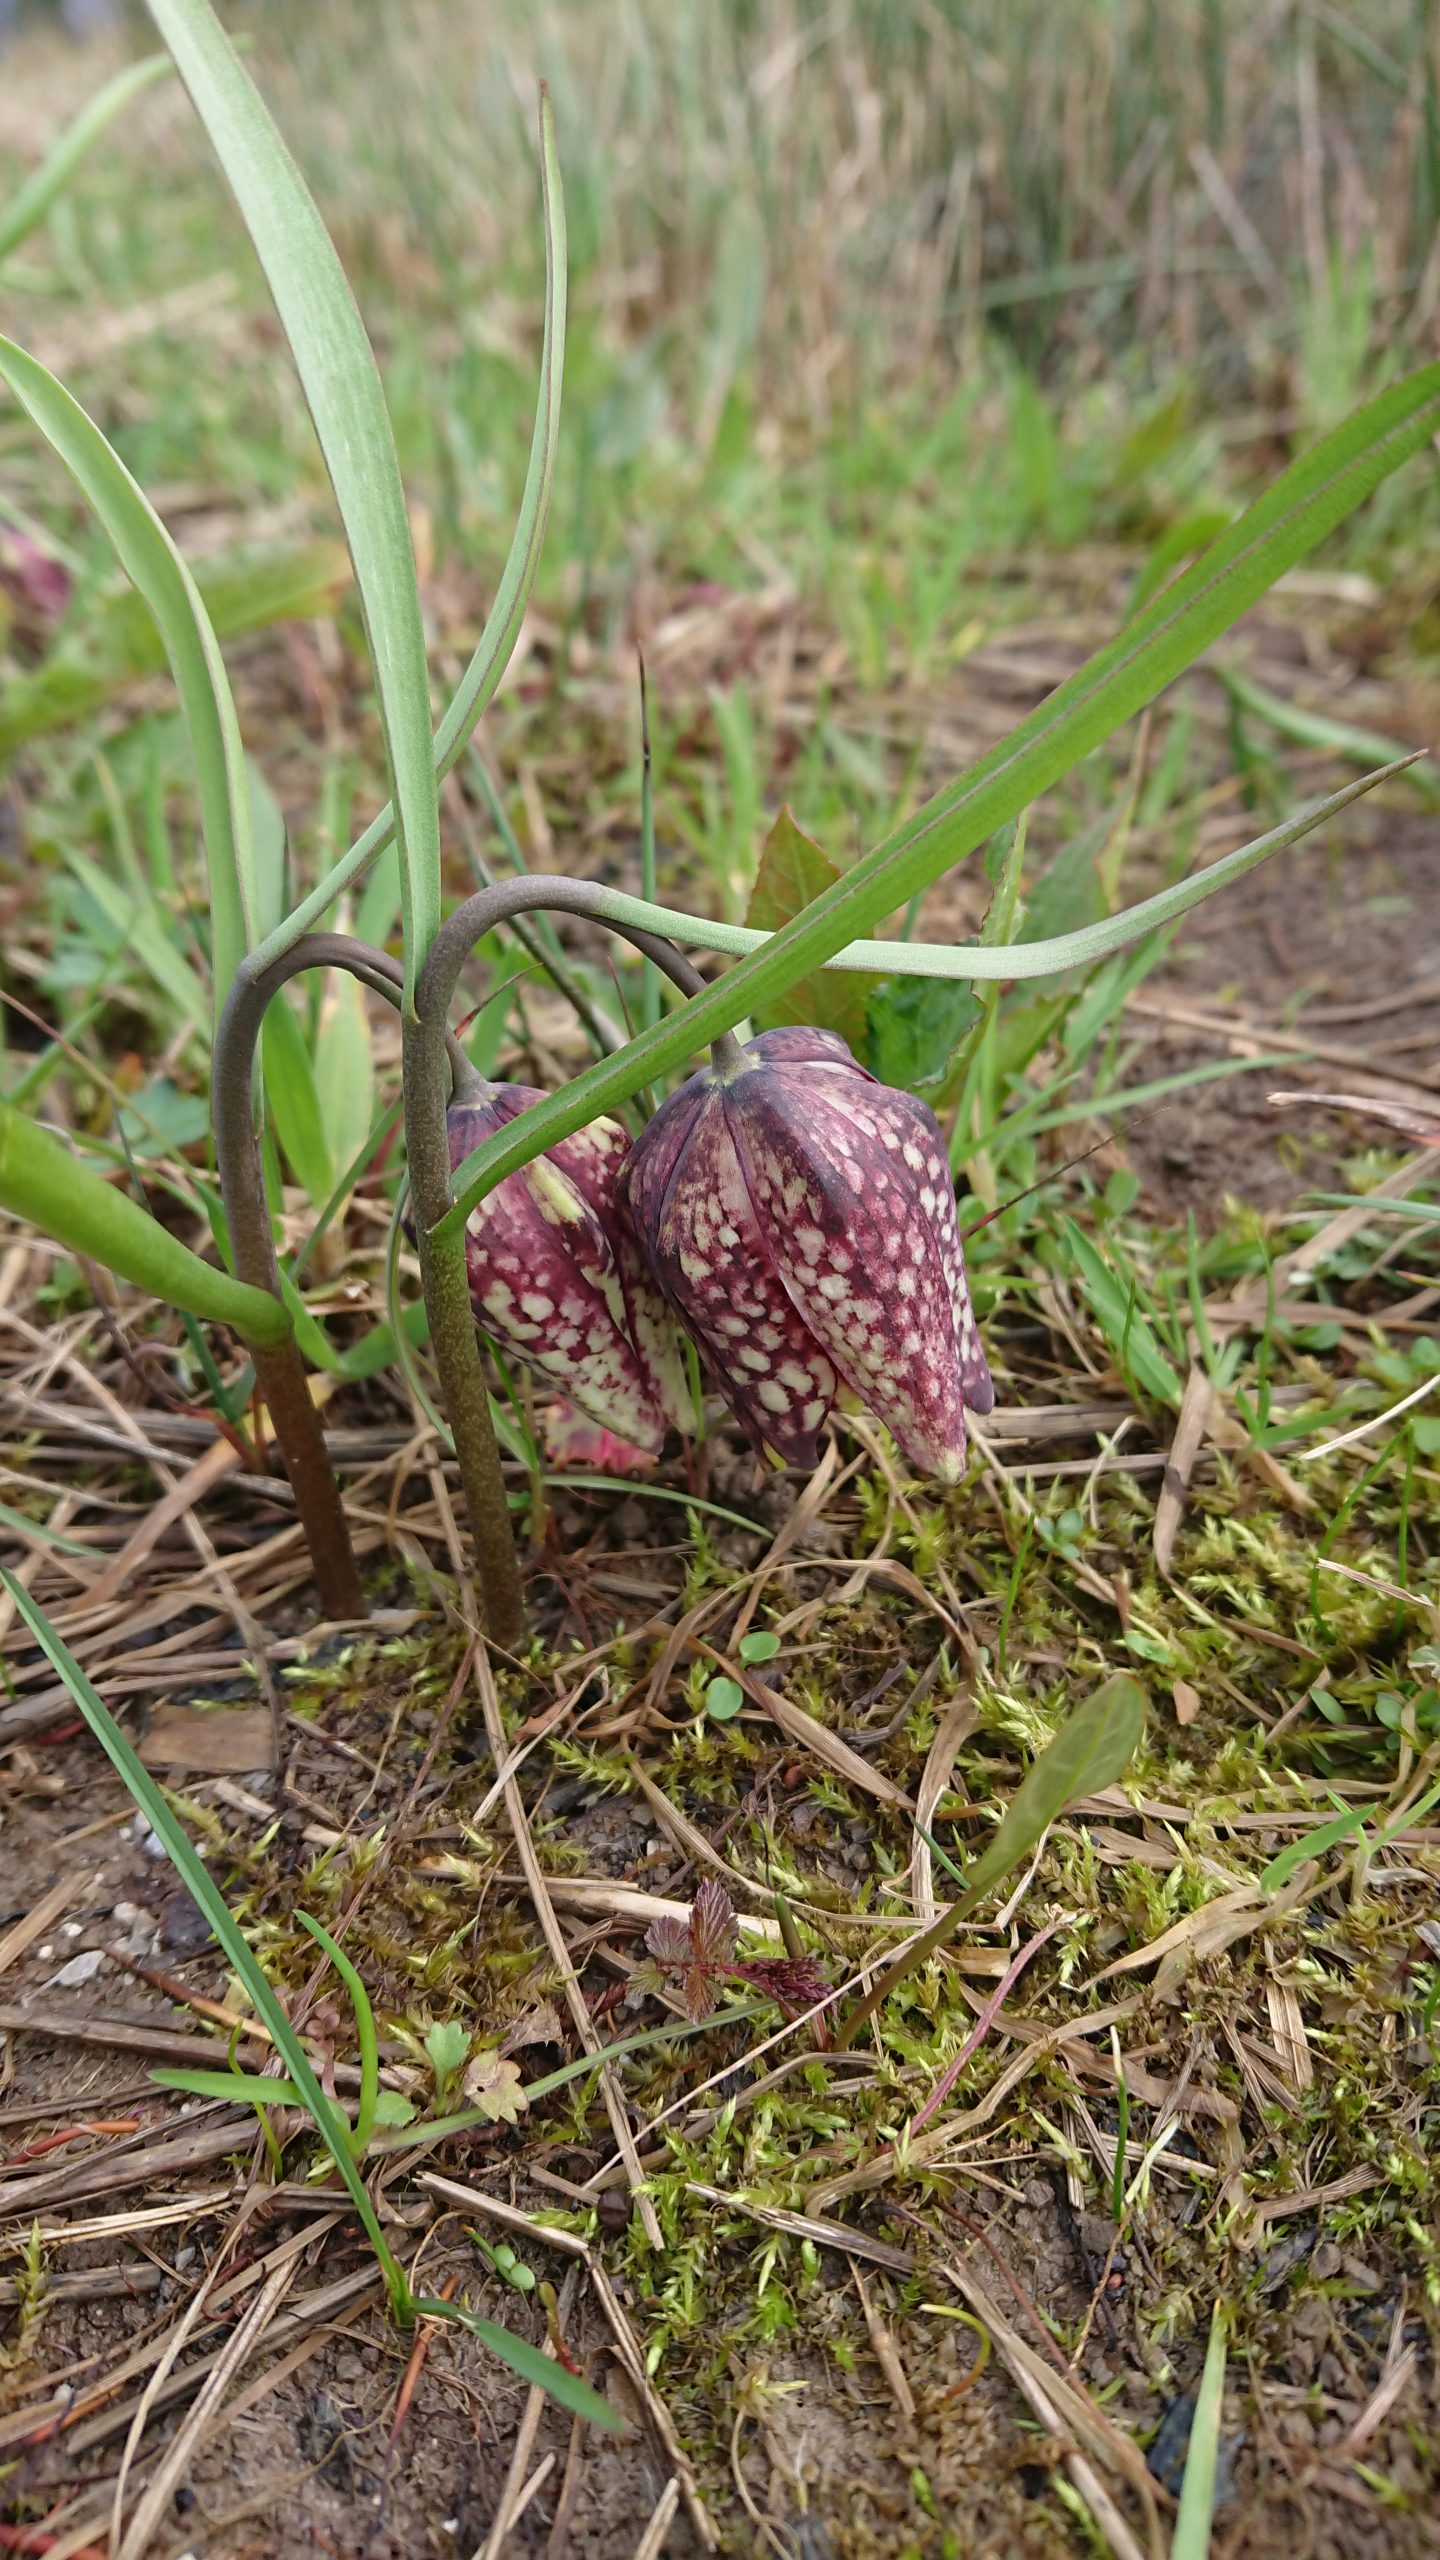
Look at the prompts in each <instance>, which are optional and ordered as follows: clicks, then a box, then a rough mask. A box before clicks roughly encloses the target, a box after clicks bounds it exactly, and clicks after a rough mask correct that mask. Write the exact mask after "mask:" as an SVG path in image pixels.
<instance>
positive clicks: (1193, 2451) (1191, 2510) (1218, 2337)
mask: <svg viewBox="0 0 1440 2560" xmlns="http://www.w3.org/2000/svg"><path fill="white" fill-rule="evenodd" d="M1224 2398H1225V2311H1224V2306H1223V2305H1222V2304H1221V2303H1218V2302H1217V2303H1216V2305H1215V2309H1214V2312H1213V2314H1212V2316H1211V2321H1210V2343H1209V2345H1208V2347H1207V2348H1206V2350H1205V2370H1204V2372H1203V2373H1202V2374H1201V2377H1200V2389H1199V2391H1198V2393H1197V2395H1196V2399H1195V2415H1194V2417H1193V2418H1192V2419H1191V2421H1190V2449H1189V2451H1188V2453H1187V2454H1186V2456H1185V2477H1184V2479H1183V2480H1182V2481H1181V2483H1180V2507H1179V2512H1178V2514H1177V2515H1176V2518H1175V2531H1174V2534H1173V2536H1172V2538H1171V2543H1170V2560H1207V2555H1208V2553H1209V2550H1210V2529H1211V2526H1212V2524H1213V2522H1214V2518H1215V2473H1216V2469H1217V2467H1218V2464H1219V2459H1220V2416H1221V2410H1222V2407H1223V2404H1224Z"/></svg>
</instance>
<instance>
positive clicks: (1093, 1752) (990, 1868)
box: [837, 1671, 1145, 2046]
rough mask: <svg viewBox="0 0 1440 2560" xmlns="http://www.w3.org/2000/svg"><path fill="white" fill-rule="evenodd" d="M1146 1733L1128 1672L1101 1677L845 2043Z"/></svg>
mask: <svg viewBox="0 0 1440 2560" xmlns="http://www.w3.org/2000/svg"><path fill="white" fill-rule="evenodd" d="M1144 1730H1145V1692H1144V1690H1143V1689H1142V1688H1141V1687H1140V1685H1139V1683H1138V1681H1135V1680H1132V1679H1130V1678H1129V1677H1128V1675H1127V1674H1126V1673H1125V1672H1123V1671H1117V1672H1115V1673H1113V1674H1112V1676H1111V1677H1110V1678H1109V1679H1108V1680H1103V1681H1102V1682H1101V1684H1100V1686H1099V1688H1098V1689H1096V1690H1094V1691H1092V1693H1091V1695H1090V1696H1089V1697H1088V1698H1087V1699H1086V1700H1085V1701H1084V1703H1083V1705H1081V1706H1078V1707H1077V1708H1076V1709H1075V1711H1074V1713H1073V1714H1072V1715H1069V1716H1067V1717H1066V1719H1065V1722H1064V1723H1063V1724H1062V1726H1061V1727H1060V1730H1059V1732H1058V1733H1057V1734H1056V1736H1055V1739H1054V1741H1053V1742H1051V1743H1049V1744H1047V1746H1046V1748H1045V1749H1044V1750H1043V1751H1042V1752H1041V1754H1040V1756H1039V1758H1038V1760H1035V1761H1033V1762H1032V1763H1031V1765H1030V1767H1029V1768H1028V1769H1027V1771H1026V1773H1025V1775H1024V1777H1023V1778H1022V1779H1021V1781H1020V1784H1019V1786H1018V1787H1017V1788H1016V1790H1015V1793H1014V1795H1013V1796H1012V1797H1011V1799H1010V1802H1009V1804H1008V1805H1007V1806H1006V1808H1005V1811H1004V1813H1003V1815H1002V1816H1001V1819H1000V1824H999V1827H998V1829H997V1830H996V1832H995V1835H994V1837H993V1839H992V1840H991V1842H990V1845H989V1847H988V1848H986V1849H983V1850H982V1851H981V1853H980V1856H979V1857H978V1858H977V1859H976V1860H975V1862H974V1865H973V1866H972V1867H971V1868H970V1870H969V1872H968V1875H967V1877H966V1880H965V1886H964V1890H963V1891H962V1892H961V1893H960V1894H959V1895H958V1896H957V1898H956V1900H955V1901H954V1902H952V1903H951V1904H950V1906H949V1909H948V1910H946V1911H942V1912H941V1914H940V1917H939V1919H938V1920H935V1921H932V1923H931V1925H930V1927H929V1928H928V1929H927V1930H926V1931H925V1933H924V1936H923V1937H920V1938H916V1939H915V1940H914V1941H913V1942H912V1944H911V1945H910V1946H908V1947H907V1948H906V1950H905V1953H904V1954H903V1955H902V1956H897V1957H896V1959H895V1961H894V1963H893V1964H892V1965H889V1966H888V1967H887V1968H886V1970H885V1972H884V1973H882V1974H881V1976H880V1979H879V1981H878V1982H876V1983H873V1984H872V1986H871V1988H870V1989H869V1991H867V1992H866V1994H865V1997H864V1999H863V2000H859V2001H857V2002H856V2005H855V2007H854V2008H853V2009H851V2010H849V2011H848V2012H847V2014H846V2015H845V2017H844V2018H842V2019H841V2021H840V2024H839V2027H838V2029H837V2037H838V2041H839V2043H840V2044H841V2045H842V2046H844V2045H848V2044H853V2042H854V2040H855V2031H856V2029H857V2028H858V2027H860V2026H861V2025H862V2024H863V2023H864V2021H865V2019H866V2018H869V2017H872V2016H873V2015H874V2013H875V2011H876V2010H877V2009H878V2008H880V2006H881V2005H882V2003H883V2002H884V2001H886V2000H888V1998H889V1997H890V1994H891V1992H892V1991H894V1990H896V1989H897V1988H898V1987H899V1985H900V1984H901V1983H902V1982H904V1981H906V1980H908V1978H909V1976H910V1975H911V1974H912V1973H914V1972H916V1971H917V1969H918V1968H919V1966H921V1965H922V1964H924V1963H926V1962H927V1961H928V1959H929V1958H930V1957H931V1956H932V1955H935V1954H937V1953H938V1951H939V1950H940V1948H941V1947H943V1946H946V1945H948V1944H949V1941H950V1940H951V1938H953V1936H954V1935H955V1932H956V1930H957V1929H958V1928H959V1926H960V1923H961V1921H962V1920H964V1919H966V1918H967V1917H968V1915H969V1913H970V1912H972V1911H973V1910H974V1909H975V1906H976V1904H977V1903H978V1902H983V1900H984V1898H985V1896H986V1894H987V1893H993V1891H994V1889H995V1887H996V1885H997V1884H1000V1883H1002V1882H1003V1881H1004V1879H1005V1877H1006V1876H1007V1875H1010V1874H1012V1873H1013V1871H1014V1869H1015V1868H1016V1867H1018V1866H1019V1865H1020V1863H1021V1861H1022V1859H1024V1858H1027V1857H1028V1856H1029V1854H1030V1851H1031V1850H1032V1849H1033V1848H1034V1847H1035V1846H1036V1845H1037V1843H1038V1842H1039V1841H1040V1840H1042V1839H1043V1838H1044V1835H1045V1833H1046V1832H1047V1831H1048V1830H1049V1828H1050V1825H1051V1823H1052V1822H1058V1820H1059V1818H1060V1816H1061V1814H1062V1813H1064V1812H1065V1811H1066V1809H1067V1808H1068V1807H1069V1806H1070V1805H1072V1804H1078V1803H1079V1801H1080V1799H1081V1797H1082V1796H1088V1795H1093V1794H1095V1792H1096V1791H1097V1789H1099V1788H1100V1787H1108V1786H1112V1785H1113V1784H1114V1782H1115V1780H1116V1779H1117V1778H1118V1777H1119V1776H1120V1774H1121V1772H1122V1771H1123V1770H1124V1769H1125V1768H1126V1767H1127V1765H1128V1764H1129V1762H1130V1760H1131V1759H1132V1758H1133V1757H1134V1754H1135V1752H1136V1750H1137V1748H1138V1746H1139V1742H1140V1737H1141V1734H1142V1733H1143V1732H1144Z"/></svg>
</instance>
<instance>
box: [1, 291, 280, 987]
mask: <svg viewBox="0 0 1440 2560" xmlns="http://www.w3.org/2000/svg"><path fill="white" fill-rule="evenodd" d="M0 377H3V379H4V380H5V381H6V382H7V383H8V384H9V386H10V389H11V390H12V391H13V393H14V394H15V397H16V399H17V400H18V401H19V402H20V405H21V407H22V408H23V409H24V410H26V412H27V413H28V415H29V416H30V418H31V419H32V420H33V421H34V423H35V425H36V426H37V427H38V428H39V430H40V433H41V434H42V435H43V436H44V438H45V440H46V442H47V444H49V445H50V446H51V447H52V448H53V450H54V451H55V452H56V453H57V454H58V455H59V458H60V460H61V461H62V462H63V463H64V465H65V468H66V470H67V471H68V472H69V473H70V476H71V478H72V479H73V480H74V481H75V483H76V485H77V487H78V488H79V489H80V491H81V493H82V495H83V496H84V498H85V500H86V503H87V504H88V505H89V506H90V507H92V508H93V509H94V512H95V514H96V515H97V516H98V517H99V519H100V522H101V524H102V525H103V526H104V528H105V531H106V533H107V534H108V535H109V537H110V540H111V541H112V543H113V544H114V546H115V549H116V552H117V554H118V556H119V560H120V565H121V567H122V568H123V569H124V571H125V574H126V576H127V577H128V578H129V579H130V580H131V581H132V583H133V584H134V586H135V587H136V588H137V589H138V591H139V593H140V594H141V595H142V596H143V597H144V599H145V602H146V604H147V605H148V606H149V608H150V611H151V613H152V614H153V615H154V617H155V621H156V623H157V624H158V626H159V630H160V636H161V639H162V640H163V641H164V643H165V654H166V656H167V658H168V659H169V661H170V669H171V673H172V674H173V676H174V678H175V685H176V690H177V691H178V693H179V696H180V707H181V709H182V711H183V712H184V715H185V725H186V728H187V730H188V731H189V736H190V752H191V755H192V756H193V758H194V761H195V783H196V790H197V792H198V795H199V800H200V823H201V826H202V828H203V831H204V836H205V854H206V860H207V863H208V866H209V880H210V913H211V933H212V959H213V971H214V979H215V985H214V1000H215V1018H216V1020H217V1021H218V1020H219V1017H220V1008H221V1006H222V1005H223V1004H224V1001H225V998H226V996H227V994H228V993H229V989H230V981H231V979H232V978H233V976H234V974H235V971H236V969H237V968H238V966H239V964H240V962H241V960H243V958H244V956H245V953H246V952H247V950H248V949H249V947H250V938H251V936H250V926H251V922H252V920H253V918H254V915H255V911H256V909H255V858H254V846H253V842H252V837H251V829H250V794H249V789H248V786H247V783H246V779H245V756H244V749H243V748H242V746H241V743H240V724H239V721H238V720H237V718H236V716H235V700H234V696H233V695H232V693H231V691H230V679H229V677H228V675H227V674H226V672H225V661H224V659H223V658H222V657H221V655H220V643H219V641H218V640H217V639H216V637H215V631H214V626H213V624H212V623H211V620H210V616H209V614H208V613H207V612H206V610H205V606H204V603H203V601H202V599H201V595H200V590H199V588H198V587H197V586H196V584H195V580H194V579H193V577H192V576H191V574H190V571H189V569H188V568H187V567H186V564H185V562H184V560H183V559H182V558H181V556H180V553H179V552H178V550H177V549H176V547H175V544H174V543H173V542H172V541H171V538H170V536H169V534H168V533H167V531H166V529H165V527H164V525H163V524H162V523H161V521H160V518H159V517H158V515H157V514H156V512H155V510H154V508H153V507H152V506H151V504H150V501H149V499H148V498H147V497H146V495H145V492H144V490H143V489H142V488H141V487H140V485H139V483H138V481H136V480H134V479H132V478H131V475H130V473H129V472H128V471H127V470H126V468H125V465H124V463H123V462H122V461H121V459H120V457H119V455H118V453H116V452H115V451H114V450H113V448H112V447H111V445H110V444H109V443H108V442H107V440H106V438H105V437H104V436H103V435H102V434H101V432H100V430H99V428H98V427H97V426H96V424H95V422H94V420H93V419H92V418H89V417H87V415H86V413H85V411H84V410H83V409H82V408H81V406H80V404H79V402H78V400H74V399H72V398H71V395H70V393H69V392H68V391H67V390H66V389H65V387H64V384H63V383H60V382H57V381H56V379H55V376H54V374H53V373H49V372H47V371H46V368H45V366H44V365H43V364H38V363H37V362H36V360H35V358H34V356H30V355H27V354H26V353H25V350H24V348H23V347H17V346H16V345H15V344H14V343H13V342H12V340H10V339H9V338H0Z"/></svg>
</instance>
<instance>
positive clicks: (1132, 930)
mask: <svg viewBox="0 0 1440 2560" xmlns="http://www.w3.org/2000/svg"><path fill="white" fill-rule="evenodd" d="M1420 753H1421V750H1420V749H1418V748H1417V749H1415V750H1413V751H1412V752H1411V753H1410V754H1408V755H1404V756H1400V757H1397V759H1396V761H1395V762H1394V763H1393V764H1384V765H1377V766H1376V767H1375V769H1374V771H1373V772H1371V773H1365V774H1361V775H1360V776H1359V777H1358V779H1357V780H1356V781H1354V782H1346V783H1343V784H1342V785H1341V787H1340V789H1339V790H1338V791H1332V792H1330V793H1329V794H1328V796H1327V797H1326V798H1325V799H1324V800H1312V801H1309V802H1307V803H1306V805H1305V807H1304V808H1303V809H1297V811H1296V813H1295V815H1294V817H1293V818H1286V819H1285V820H1283V822H1282V823H1281V824H1280V825H1279V826H1278V827H1270V828H1268V829H1267V830H1266V832H1265V834H1264V835H1263V836H1254V837H1252V838H1251V841H1250V842H1249V844H1242V845H1237V846H1236V849H1235V851H1234V852H1233V853H1226V854H1222V855H1221V857H1220V860H1219V861H1218V862H1211V863H1207V865H1206V867H1205V869H1204V870H1203V871H1196V872H1192V873H1191V875H1190V876H1189V878H1188V879H1185V880H1177V881H1175V882H1174V883H1173V884H1172V886H1171V887H1170V888H1168V889H1159V890H1157V891H1156V893H1155V895H1154V897H1152V898H1141V899H1138V900H1137V902H1136V904H1135V905H1134V906H1133V907H1124V908H1122V909H1121V911H1120V913H1119V914H1118V915H1113V916H1102V917H1101V919H1100V921H1099V922H1098V923H1097V924H1088V925H1081V926H1080V927H1079V928H1078V929H1077V930H1076V931H1075V932H1074V933H1058V934H1054V935H1051V936H1050V937H1049V938H1048V939H1047V940H1045V941H1043V942H1006V943H1001V944H996V943H995V942H994V941H993V939H992V938H990V937H987V935H986V934H985V933H984V932H983V931H982V933H981V936H980V939H979V941H978V942H847V943H846V945H845V946H844V949H843V950H840V951H835V952H832V953H831V955H830V957H829V959H828V960H826V961H825V962H824V963H823V966H824V967H825V968H827V969H856V970H865V969H879V970H883V971H884V972H885V973H886V974H887V975H888V976H891V977H897V978H960V979H964V980H966V981H968V982H969V983H971V984H974V985H977V986H978V985H982V984H985V983H990V982H994V981H995V980H997V979H998V980H1003V981H1004V982H1005V983H1006V984H1008V983H1009V982H1010V981H1011V980H1012V979H1016V978H1053V977H1057V976H1059V974H1060V973H1061V972H1062V971H1063V970H1066V969H1088V968H1090V967H1092V966H1093V964H1094V963H1095V962H1096V961H1097V960H1108V959H1109V958H1110V957H1111V956H1112V955H1113V954H1114V953H1115V952H1117V951H1124V950H1126V949H1127V948H1128V947H1129V945H1130V944H1131V943H1133V942H1139V941H1141V940H1143V938H1144V936H1145V935H1146V934H1147V933H1155V932H1157V931H1158V930H1159V928H1160V927H1161V926H1162V925H1167V924H1175V923H1176V922H1178V920H1179V918H1180V917H1181V916H1184V915H1188V914H1189V913H1190V911H1191V909H1192V908H1193V907H1198V906H1202V905H1203V904H1204V902H1205V900H1206V899H1207V898H1213V897H1214V896H1215V894H1216V892H1217V891H1218V890H1221V889H1228V888H1231V887H1233V885H1234V883H1235V882H1236V881H1237V880H1243V879H1244V877H1245V874H1246V872H1247V871H1254V870H1255V869H1257V867H1258V866H1259V864H1261V863H1262V862H1269V861H1271V860H1273V858H1274V856H1275V855H1276V854H1277V853H1283V852H1285V850H1286V848H1287V847H1288V846H1290V845H1292V844H1298V843H1299V842H1300V840H1301V838H1302V836H1308V835H1311V834H1313V832H1314V830H1315V828H1316V827H1323V826H1324V825H1325V823H1326V821H1327V819H1330V818H1334V817H1338V816H1339V814H1340V811H1341V810H1342V809H1348V808H1349V806H1350V803H1351V801H1352V800H1359V799H1361V798H1363V796H1364V794H1365V793H1366V792H1367V791H1373V790H1374V789H1375V787H1376V785H1377V784H1378V783H1381V782H1393V781H1394V780H1395V779H1396V777H1397V776H1398V775H1400V774H1402V773H1408V772H1409V771H1410V770H1411V769H1412V767H1413V766H1414V765H1415V763H1416V761H1417V758H1418V757H1419V755H1420ZM604 895H605V904H604V908H603V910H602V913H603V914H604V915H605V916H606V917H608V918H611V919H613V921H614V922H615V923H616V924H636V925H643V926H644V927H645V928H646V929H647V930H648V931H649V932H651V933H663V934H667V935H668V936H669V938H670V940H671V941H672V942H684V943H689V944H690V945H691V947H692V948H693V949H695V950H699V951H731V952H737V953H742V954H748V953H749V952H752V951H763V950H764V949H765V948H766V946H767V944H770V943H773V942H775V941H776V940H777V939H778V936H777V935H776V934H774V933H762V932H760V931H758V930H757V928H755V927H754V926H752V925H742V924H715V923H712V922H710V920H709V919H708V918H701V917H698V916H690V915H686V914H684V913H683V912H682V910H681V909H680V908H678V907H657V906H651V905H650V904H648V903H647V901H646V900H645V899H643V898H631V897H628V896H627V895H626V894H625V892H624V891H623V890H620V889H607V890H606V891H605V893H604Z"/></svg>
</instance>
